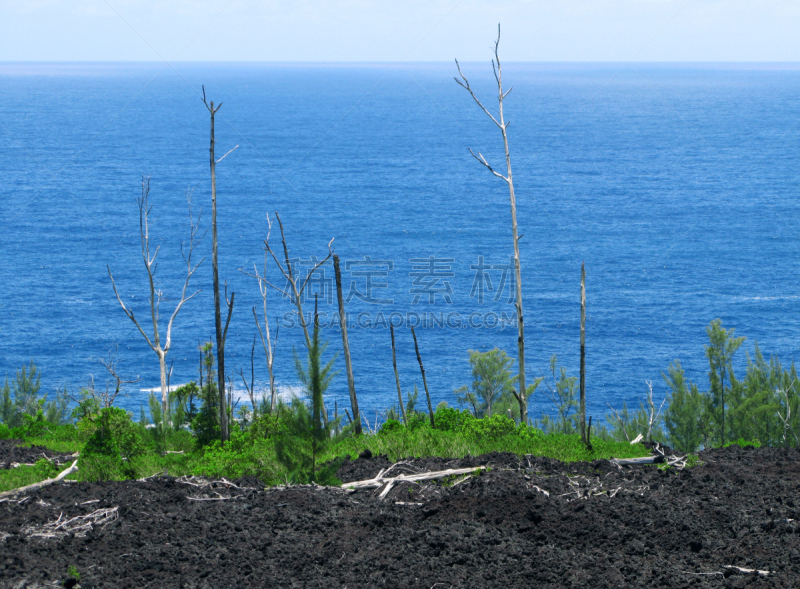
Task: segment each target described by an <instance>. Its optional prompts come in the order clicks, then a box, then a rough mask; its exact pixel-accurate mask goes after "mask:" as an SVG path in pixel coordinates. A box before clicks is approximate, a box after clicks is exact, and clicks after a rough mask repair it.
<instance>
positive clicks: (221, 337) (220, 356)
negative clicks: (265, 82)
mask: <svg viewBox="0 0 800 589" xmlns="http://www.w3.org/2000/svg"><path fill="white" fill-rule="evenodd" d="M203 104H205V105H206V108H207V109H208V112H209V113H211V147H210V149H209V151H210V153H211V158H210V162H211V265H212V266H213V271H214V325H215V327H216V333H217V382H219V427H220V433H221V437H222V441H223V442H224V441H226V440H228V438H229V434H228V415H227V403H226V401H225V338H226V337H227V335H228V325H229V324H230V322H231V314H232V313H233V298H234V296H235V295H236V293H235V292H231V298H230V299H228V293H227V288H226V289H225V290H226V292H225V303H226V305H227V307H228V319H227V320H226V321H225V329H224V330H223V329H222V311H221V310H220V296H219V266H218V264H217V175H216V174H217V172H216V167H217V164H218V163H219V162H221V161H222V160H224V159H225V158H226V157H228V155H229V154H230V153H231V152H232V151H233V150H234V149H236V147H239V146H238V145H237V146H236V147H234V148H233V149H231V150H230V151H229V152H228V153H226V154H225V155H223V156H222V157H221V158H219V159H218V160H217V159H214V158H215V156H214V144H215V141H214V115H216V114H217V111H218V110H219V109H220V108H222V103H221V102H220V103H219V104H218V105H217V108H214V101H213V100H212V101H211V103H208V102H206V89H205V87H203Z"/></svg>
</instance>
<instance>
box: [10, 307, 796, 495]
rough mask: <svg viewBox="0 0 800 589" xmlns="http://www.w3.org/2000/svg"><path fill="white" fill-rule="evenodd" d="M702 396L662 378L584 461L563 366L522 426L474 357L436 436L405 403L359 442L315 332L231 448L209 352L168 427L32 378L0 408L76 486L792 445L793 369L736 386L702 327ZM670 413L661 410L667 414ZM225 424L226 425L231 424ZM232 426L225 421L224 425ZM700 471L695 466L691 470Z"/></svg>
mask: <svg viewBox="0 0 800 589" xmlns="http://www.w3.org/2000/svg"><path fill="white" fill-rule="evenodd" d="M707 332H708V336H709V345H708V346H706V350H705V351H706V358H707V359H708V362H709V384H710V386H709V390H708V391H705V392H704V391H701V390H700V387H699V386H698V385H697V384H696V383H694V382H689V381H688V380H687V379H686V378H685V375H684V371H683V368H682V367H681V364H680V361H679V360H675V361H674V362H672V363H670V365H669V367H668V369H667V372H666V373H665V374H663V377H664V382H665V383H666V385H667V386H668V388H669V394H668V396H667V398H666V400H665V401H666V403H664V404H662V405H661V406H657V404H656V403H655V402H654V400H653V393H652V387H651V388H650V393H649V394H648V395H647V398H646V399H645V401H643V402H642V403H641V404H640V406H639V409H638V410H636V411H629V410H628V407H627V406H626V405H623V407H622V409H621V410H620V411H616V410H615V411H614V412H613V414H612V415H609V416H607V418H608V419H607V421H608V425H607V426H603V427H600V428H598V429H597V430H596V433H595V435H594V436H593V439H592V449H591V450H589V449H587V448H586V446H585V445H584V444H583V443H581V439H580V435H579V433H578V430H577V425H578V424H577V379H576V378H575V377H572V376H569V375H568V374H567V371H566V370H565V369H564V367H563V366H559V365H558V361H557V358H556V357H555V356H553V357H552V358H551V360H550V377H551V379H552V382H549V381H550V379H547V380H544V379H536V380H535V381H534V384H532V385H530V386H529V387H528V389H529V393H530V394H532V393H533V392H534V390H535V389H536V388H537V387H538V386H539V385H540V384H541V383H542V382H544V384H545V385H546V387H547V389H548V391H549V397H550V400H551V401H552V402H553V404H554V407H555V411H554V412H553V414H551V415H549V416H548V415H543V416H542V418H541V419H540V420H535V421H533V422H531V423H530V424H525V423H520V422H519V420H518V419H514V418H515V417H517V415H518V411H515V409H516V405H517V404H516V403H515V398H514V394H515V390H514V386H513V383H514V382H515V378H514V377H512V376H511V370H510V368H511V367H512V364H513V359H512V358H509V357H508V356H507V355H506V353H505V352H503V351H502V350H499V349H494V350H491V351H489V352H485V353H481V352H475V351H470V353H469V362H470V366H471V367H472V377H473V380H472V383H471V384H470V385H469V386H468V387H467V386H464V387H461V388H459V389H457V390H456V391H455V394H456V399H457V400H458V401H459V402H460V403H461V404H462V405H465V406H466V407H467V408H464V409H456V408H453V407H449V406H448V405H447V403H440V405H439V406H438V407H437V408H436V411H435V412H434V420H433V421H434V423H435V424H436V427H433V426H432V425H431V420H430V419H429V418H428V415H427V413H426V412H424V411H418V410H417V409H416V401H417V397H418V394H419V391H418V390H417V389H416V387H415V389H414V392H413V393H410V394H409V395H408V397H407V402H406V407H405V409H406V413H407V418H408V423H407V424H403V423H401V422H400V421H399V417H400V415H399V412H398V410H397V407H391V408H389V409H387V411H386V417H387V419H386V421H385V422H384V423H383V425H382V426H381V427H380V428H379V429H378V431H376V432H372V433H370V434H368V435H359V436H356V435H355V433H354V429H355V428H354V424H352V423H348V424H344V423H342V422H341V419H340V418H339V417H338V416H335V417H334V418H333V419H329V416H328V414H327V411H326V410H325V406H324V396H325V392H326V390H327V388H328V386H329V384H330V382H331V379H332V378H333V377H334V375H335V373H334V372H333V371H332V369H333V359H331V360H329V361H328V362H327V363H325V364H324V365H323V359H322V358H323V355H324V354H325V350H326V345H325V344H322V343H321V342H320V337H319V329H318V325H317V322H316V320H315V323H314V330H313V335H312V338H311V347H310V349H309V350H308V352H307V357H306V358H305V359H304V360H301V359H300V357H299V356H298V355H297V354H295V366H296V369H297V372H298V376H299V378H300V380H301V381H302V383H303V385H304V391H303V397H301V398H295V399H293V400H291V401H290V402H288V403H287V402H280V401H279V402H278V403H277V404H276V406H275V408H274V409H272V410H271V409H270V407H269V406H268V405H267V404H262V405H261V406H259V407H255V408H254V411H253V412H252V414H250V413H248V419H247V420H241V421H239V422H236V421H233V420H231V421H230V431H231V436H230V440H229V441H227V442H225V443H222V442H221V441H220V439H219V438H220V434H219V430H220V428H219V417H218V416H219V412H218V411H217V408H218V406H219V390H218V386H217V383H216V382H215V380H214V376H215V373H214V372H215V371H214V355H213V351H212V346H211V345H210V344H206V345H205V346H204V347H203V348H202V351H203V363H202V369H201V374H200V384H199V386H198V384H197V383H195V382H191V383H188V384H186V385H184V386H182V387H180V388H179V389H177V390H176V391H173V392H172V393H171V395H170V399H169V403H168V406H167V415H164V414H162V411H161V409H162V405H161V403H160V402H159V400H158V399H157V398H156V397H155V396H152V398H151V399H150V401H151V402H150V416H151V418H152V423H151V422H150V420H148V419H147V417H146V416H145V413H144V409H142V417H141V419H140V420H139V422H138V423H137V422H134V421H133V420H132V419H131V415H130V413H128V412H127V411H124V410H123V409H120V408H117V407H113V406H107V405H108V404H107V403H105V402H101V401H102V399H99V398H98V397H97V395H95V394H94V392H93V391H94V389H93V387H89V389H84V390H82V391H81V392H80V394H79V396H78V398H77V399H74V400H75V404H74V408H73V410H72V412H71V413H68V412H67V410H66V402H65V401H63V400H61V399H66V392H64V393H61V394H60V399H58V400H56V401H51V402H49V403H48V402H47V400H46V398H45V397H44V395H40V394H39V390H40V376H39V373H38V370H37V369H36V367H35V365H34V364H33V363H31V365H30V367H29V368H28V367H25V368H23V369H21V370H20V372H18V373H17V375H16V379H15V380H14V382H13V383H12V384H8V383H6V386H5V387H4V393H3V398H2V399H1V401H2V407H0V409H2V418H3V421H2V423H0V439H2V438H16V439H21V440H23V443H24V444H27V445H33V444H35V445H41V446H45V447H47V448H49V449H51V450H55V451H59V452H69V453H73V452H76V451H80V459H79V465H78V466H79V470H78V471H77V473H74V474H73V475H71V476H70V478H74V479H79V480H107V479H111V480H120V479H126V478H139V477H144V476H150V475H153V474H158V473H168V474H171V475H174V476H179V475H184V474H194V475H205V476H210V477H221V476H224V477H228V478H237V477H241V476H245V475H248V476H254V477H257V478H258V479H260V480H261V481H262V482H264V483H265V484H279V483H308V482H318V483H323V484H335V483H336V479H335V472H336V470H337V468H338V466H339V464H340V463H341V460H342V459H343V458H344V457H345V456H347V455H350V456H351V457H355V456H358V455H359V454H361V453H362V452H364V451H369V452H371V453H372V454H373V455H385V456H387V457H388V458H389V459H390V460H399V459H402V458H407V457H426V456H446V457H454V458H459V457H464V456H476V455H480V454H486V453H489V452H514V453H517V454H534V455H538V456H547V457H550V458H555V459H558V460H562V461H566V462H569V461H575V460H595V459H600V458H610V457H617V458H633V457H638V456H645V455H647V454H648V450H647V448H645V447H644V446H643V445H641V444H631V443H630V440H632V439H633V438H634V437H636V436H637V435H639V434H641V435H642V436H643V437H644V438H645V439H647V440H656V441H661V442H665V443H668V444H670V445H672V446H673V447H675V448H677V449H679V450H681V451H685V452H694V451H696V450H697V449H698V448H702V447H709V446H711V445H712V444H717V445H719V444H720V442H721V443H722V445H730V444H733V443H735V444H738V445H740V446H744V445H753V446H761V445H763V446H775V445H790V446H797V445H800V440H799V439H798V434H800V395H798V390H797V373H796V370H795V367H794V365H792V366H791V368H789V369H784V368H783V367H782V365H781V364H780V362H779V361H778V359H777V358H772V359H770V360H769V361H767V360H766V359H765V358H764V356H763V354H762V353H761V350H760V349H759V347H758V345H757V344H756V346H755V353H754V356H753V357H752V358H751V357H750V356H749V355H748V357H747V370H746V374H745V377H744V378H743V379H742V380H739V379H737V377H736V374H735V373H734V369H733V359H734V356H735V353H736V351H737V350H738V348H740V347H741V345H742V342H743V341H744V339H743V338H741V337H734V331H733V330H725V329H723V327H722V324H721V322H720V321H719V320H715V321H713V322H711V324H710V325H709V327H708V330H707ZM664 405H666V406H664ZM231 413H232V412H231ZM229 415H230V413H229ZM695 460H696V459H693V458H692V459H690V462H692V463H694V461H695ZM58 470H59V469H58V467H56V466H55V465H54V464H53V463H51V462H49V461H47V460H41V461H39V462H38V463H37V464H36V465H35V466H21V467H18V468H13V469H8V470H0V489H2V490H7V489H12V488H16V487H20V486H23V485H26V484H30V483H33V482H36V481H39V480H43V479H46V478H49V477H52V476H54V475H55V474H57V472H58Z"/></svg>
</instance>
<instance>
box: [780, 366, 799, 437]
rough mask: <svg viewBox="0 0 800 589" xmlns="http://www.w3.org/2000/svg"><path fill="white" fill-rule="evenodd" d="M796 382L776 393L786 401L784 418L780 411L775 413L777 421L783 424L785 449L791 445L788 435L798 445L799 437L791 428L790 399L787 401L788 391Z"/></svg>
mask: <svg viewBox="0 0 800 589" xmlns="http://www.w3.org/2000/svg"><path fill="white" fill-rule="evenodd" d="M796 382H797V381H796V380H793V381H792V382H791V384H790V385H789V386H788V387H785V388H782V389H777V391H776V392H778V393H783V398H784V399H785V400H786V416H785V417H784V416H783V415H782V414H781V410H780V409H778V411H777V413H778V419H780V420H781V422H782V423H783V443H784V444H785V445H786V447H787V448H788V447H789V446H790V444H791V438H790V437H789V434H791V435H792V437H794V443H795V445H796V446H797V445H800V436H798V435H797V432H795V431H794V427H792V402H791V399H789V391H790V390H791V389H792V388H793V387H794V385H795V383H796Z"/></svg>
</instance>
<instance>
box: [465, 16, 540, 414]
mask: <svg viewBox="0 0 800 589" xmlns="http://www.w3.org/2000/svg"><path fill="white" fill-rule="evenodd" d="M499 47H500V25H499V24H498V25H497V41H495V43H494V60H492V71H494V79H495V81H496V82H497V102H498V106H499V112H498V117H495V116H494V115H493V114H492V113H490V112H489V111H488V109H487V108H486V107H485V106H484V105H483V103H482V102H481V101H480V100H479V99H478V97H477V96H476V95H475V92H473V90H472V88H471V87H470V85H469V81H468V80H467V78H466V77H465V76H464V74H463V73H462V71H461V66H460V65H459V64H458V60H456V67H457V68H458V74H459V76H461V79H460V80H459V79H458V78H454V79H455V81H456V83H458V85H459V86H462V87H463V88H465V89H466V90H467V92H469V93H470V96H472V98H473V100H475V103H476V104H477V105H478V106H479V107H481V109H482V110H483V112H485V113H486V115H487V116H488V117H489V118H490V119H492V122H494V124H495V125H497V128H498V129H500V132H501V133H502V135H503V147H504V149H505V154H506V175H503V174H501V173H500V172H498V171H497V170H495V169H494V168H493V167H492V166H491V165H490V164H489V162H487V161H486V158H485V157H483V154H481V153H480V152H478V154H477V155H476V154H475V152H474V151H472V149H470V150H469V152H470V153H471V154H472V157H474V158H475V159H476V160H478V161H479V162H480V163H481V164H482V165H483V166H485V167H486V168H487V169H488V170H489V171H490V172H491V173H492V174H494V175H495V176H497V177H498V178H500V179H502V180H503V181H505V183H506V184H507V185H508V192H509V198H510V200H511V234H512V238H513V240H514V270H515V277H516V286H517V296H516V308H517V327H518V329H519V335H518V337H517V348H518V349H519V360H518V362H517V364H518V366H519V393H516V392H515V393H514V396H515V397H516V398H517V402H518V403H519V414H520V420H521V421H522V423H528V390H527V389H526V388H525V322H524V319H523V314H522V277H521V275H520V274H521V273H520V262H519V240H520V238H521V237H522V236H517V201H516V200H515V198H514V180H513V178H512V176H511V153H510V151H509V149H508V134H507V130H508V126H509V124H510V122H509V121H506V120H505V119H504V118H503V100H504V99H505V97H506V96H508V94H509V92H511V90H512V89H511V88H509V89H508V90H507V91H506V92H503V72H502V69H501V67H500V55H499V53H498V49H499Z"/></svg>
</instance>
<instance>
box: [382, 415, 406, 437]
mask: <svg viewBox="0 0 800 589" xmlns="http://www.w3.org/2000/svg"><path fill="white" fill-rule="evenodd" d="M400 429H403V424H402V423H400V422H399V421H397V420H396V419H387V420H386V421H384V422H383V425H382V426H381V429H379V430H378V435H379V436H385V435H386V434H388V433H390V432H394V431H397V430H400Z"/></svg>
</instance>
